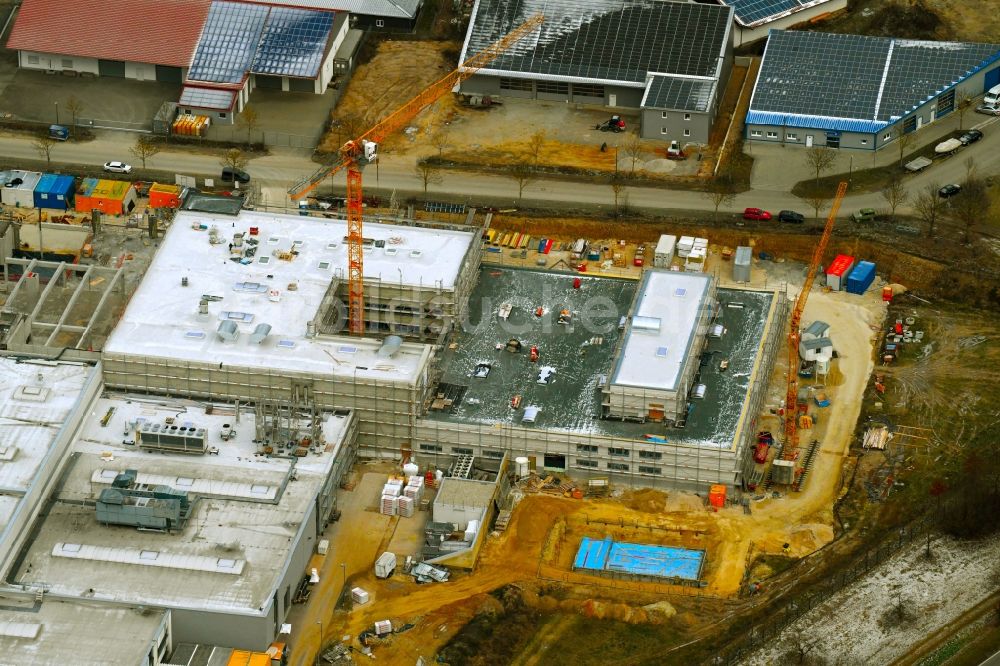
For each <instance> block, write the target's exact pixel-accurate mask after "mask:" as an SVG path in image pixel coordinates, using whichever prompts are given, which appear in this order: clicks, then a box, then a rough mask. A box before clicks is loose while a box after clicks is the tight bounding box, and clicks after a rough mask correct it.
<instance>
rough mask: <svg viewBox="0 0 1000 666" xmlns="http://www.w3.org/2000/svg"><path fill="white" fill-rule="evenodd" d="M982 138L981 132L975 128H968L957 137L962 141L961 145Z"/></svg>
mask: <svg viewBox="0 0 1000 666" xmlns="http://www.w3.org/2000/svg"><path fill="white" fill-rule="evenodd" d="M982 138H983V133H982V132H980V131H979V130H977V129H970V130H969V131H968V132H966V133H965V134H963V135H962V136H960V137H958V140H959V141H961V142H962V145H963V146H967V145H969V144H970V143H975V142H976V141H979V140H980V139H982Z"/></svg>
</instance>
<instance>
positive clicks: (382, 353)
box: [377, 335, 403, 358]
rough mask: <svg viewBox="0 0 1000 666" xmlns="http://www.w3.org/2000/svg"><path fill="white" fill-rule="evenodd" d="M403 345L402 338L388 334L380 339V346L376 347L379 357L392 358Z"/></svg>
mask: <svg viewBox="0 0 1000 666" xmlns="http://www.w3.org/2000/svg"><path fill="white" fill-rule="evenodd" d="M402 346H403V338H401V337H399V336H398V335H390V336H387V337H386V338H385V340H383V341H382V346H381V347H379V349H378V354H377V356H378V357H379V358H392V357H393V356H395V355H396V353H397V352H398V351H399V348H400V347H402Z"/></svg>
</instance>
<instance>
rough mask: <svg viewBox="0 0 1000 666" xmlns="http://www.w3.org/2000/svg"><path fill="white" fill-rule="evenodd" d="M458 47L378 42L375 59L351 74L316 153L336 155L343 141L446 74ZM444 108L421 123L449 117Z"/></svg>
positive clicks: (425, 116) (434, 110) (430, 112)
mask: <svg viewBox="0 0 1000 666" xmlns="http://www.w3.org/2000/svg"><path fill="white" fill-rule="evenodd" d="M454 48H455V47H454V44H452V43H450V42H432V41H389V40H386V41H382V42H380V43H379V45H378V52H377V53H376V54H375V56H374V57H373V58H372V59H371V60H370V61H369V62H367V63H365V64H363V65H360V66H359V67H358V68H357V69H356V70H355V71H354V73H353V74H352V75H351V80H350V82H349V83H348V84H347V90H345V91H344V95H343V97H342V98H341V99H340V101H339V102H338V104H337V107H336V108H335V109H334V110H333V112H332V113H331V119H332V120H333V127H332V128H331V130H330V132H328V133H327V135H326V136H325V137H324V138H323V139H322V140H321V141H320V143H319V145H318V146H317V150H319V151H321V152H335V151H336V150H338V149H339V148H340V146H341V145H342V144H343V143H344V141H346V140H348V139H351V138H355V137H356V136H358V135H360V134H362V133H363V132H365V131H367V130H368V129H369V128H370V127H372V126H373V125H375V124H376V123H378V122H379V121H380V120H382V119H383V118H385V117H386V116H387V115H388V114H389V113H391V112H393V111H394V110H396V109H397V108H398V107H399V105H400V104H402V103H403V102H405V101H406V100H408V99H410V98H411V97H413V96H415V95H416V94H417V93H419V92H420V91H421V90H423V89H424V88H426V87H427V86H429V85H430V84H432V83H433V82H435V81H437V80H438V79H440V78H441V77H443V76H445V75H446V74H448V72H450V71H451V70H452V69H453V68H454V66H455V64H454V63H453V62H451V61H450V60H448V59H447V58H446V55H445V54H446V53H447V52H449V51H450V50H451V49H454ZM444 106H445V105H442V104H440V103H439V104H436V105H433V106H432V107H431V108H429V109H427V110H425V111H424V112H423V113H422V114H421V115H420V117H419V121H420V122H423V123H427V122H433V120H434V119H435V118H437V117H438V115H439V114H441V113H447V111H448V109H447V108H443V107H444ZM395 141H396V142H399V141H400V140H399V139H396V140H395ZM393 143H394V142H393V141H392V140H390V141H389V142H387V143H386V145H385V146H384V147H385V148H391V146H392V145H393Z"/></svg>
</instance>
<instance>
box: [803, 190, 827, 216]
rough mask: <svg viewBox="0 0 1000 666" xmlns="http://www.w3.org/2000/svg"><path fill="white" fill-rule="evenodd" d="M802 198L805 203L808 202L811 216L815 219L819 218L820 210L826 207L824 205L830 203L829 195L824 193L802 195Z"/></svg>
mask: <svg viewBox="0 0 1000 666" xmlns="http://www.w3.org/2000/svg"><path fill="white" fill-rule="evenodd" d="M803 199H805V201H806V203H807V204H809V207H810V208H812V209H813V217H814V218H816V219H817V220H818V219H820V218H819V213H820V211H821V210H823V209H824V208H826V205H827V204H828V203H830V197H829V196H828V195H826V194H819V193H817V194H813V195H811V196H808V197H803Z"/></svg>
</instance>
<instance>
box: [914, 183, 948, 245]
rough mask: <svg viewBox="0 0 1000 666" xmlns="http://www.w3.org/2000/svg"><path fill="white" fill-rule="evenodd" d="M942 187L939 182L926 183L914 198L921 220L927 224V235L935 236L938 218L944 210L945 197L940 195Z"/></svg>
mask: <svg viewBox="0 0 1000 666" xmlns="http://www.w3.org/2000/svg"><path fill="white" fill-rule="evenodd" d="M940 188H941V186H940V185H939V184H938V183H931V184H930V185H926V186H924V188H923V189H921V190H920V191H918V192H917V196H916V197H915V198H914V200H913V209H914V210H915V211H916V212H917V215H918V216H919V217H920V219H921V221H923V223H924V224H925V225H927V235H928V236H930V237H933V236H934V231H935V229H936V227H937V223H938V220H939V219H940V218H941V214H942V212H943V211H944V205H945V202H944V199H942V198H941V197H940V196H938V190H939V189H940Z"/></svg>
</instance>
